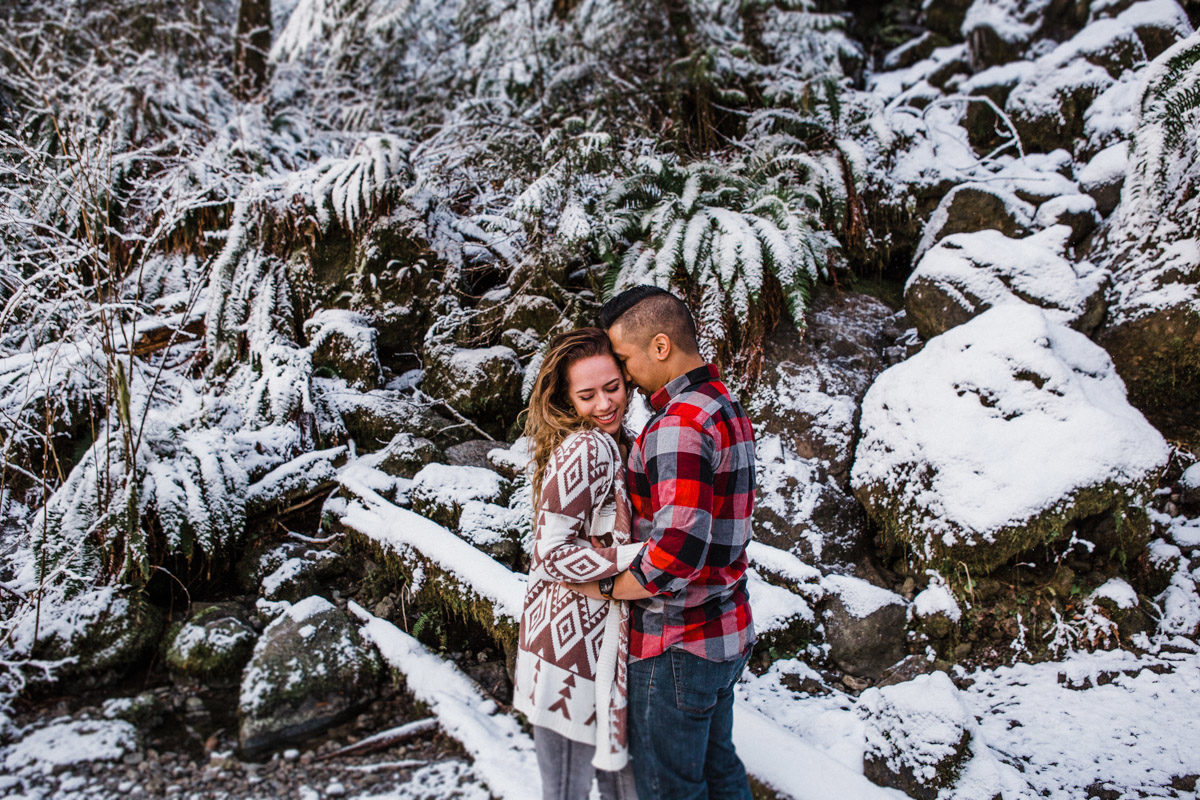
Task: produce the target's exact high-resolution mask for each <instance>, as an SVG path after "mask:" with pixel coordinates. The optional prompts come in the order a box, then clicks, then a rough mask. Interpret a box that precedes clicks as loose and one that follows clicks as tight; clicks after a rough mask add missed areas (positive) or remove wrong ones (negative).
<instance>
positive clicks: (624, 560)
mask: <svg viewBox="0 0 1200 800" xmlns="http://www.w3.org/2000/svg"><path fill="white" fill-rule="evenodd" d="M645 546H646V545H645V544H644V543H642V542H636V543H634V544H619V545H617V571H618V572H624V571H625V570H627V569H629V565H630V564H632V563H633V560H634V559H635V558H637V555H638V553H640V552H642V549H643V548H644V547H645Z"/></svg>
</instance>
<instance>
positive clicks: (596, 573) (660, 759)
mask: <svg viewBox="0 0 1200 800" xmlns="http://www.w3.org/2000/svg"><path fill="white" fill-rule="evenodd" d="M600 324H601V326H602V327H601V328H582V329H579V330H575V331H571V332H569V333H565V334H561V335H559V336H557V337H555V339H554V340H553V341H552V342H551V344H550V349H549V351H548V352H547V354H546V356H545V359H544V360H543V362H542V366H541V370H540V372H539V373H538V376H537V381H536V383H535V384H534V388H533V393H532V395H531V397H530V402H529V418H528V421H527V423H526V427H525V432H526V435H527V436H528V437H529V439H530V442H531V447H532V449H533V467H534V475H533V487H534V545H533V553H532V560H531V564H530V576H529V585H528V589H527V591H526V595H525V606H524V610H523V613H522V616H521V625H520V643H519V649H518V653H517V666H516V687H515V691H514V698H513V705H514V706H515V707H516V708H517V709H518V710H519V711H521V712H522V713H524V714H525V716H526V717H527V718H528V719H529V720H530V722H531V723H532V724H533V726H534V742H535V746H536V750H537V758H538V766H539V769H540V772H541V775H542V787H543V798H544V799H545V800H577V798H578V799H579V800H583V798H587V797H588V796H589V792H590V789H591V784H592V780H593V777H595V779H596V781H597V783H598V784H599V788H600V796H601V797H602V798H604V800H609V798H613V799H615V800H628V799H629V798H636V797H640V798H641V800H684V798H711V799H712V800H717V799H718V798H739V799H741V798H746V799H748V798H749V797H750V789H749V785H748V783H747V779H746V771H745V768H744V767H743V765H742V762H741V761H740V760H739V758H738V756H737V753H736V752H735V751H734V747H733V741H732V729H733V689H734V685H735V684H736V683H737V681H738V678H739V677H740V676H741V674H742V671H743V669H744V668H745V665H746V661H747V659H748V658H749V656H750V648H751V645H752V644H753V640H754V630H753V625H752V623H751V616H750V604H749V598H748V596H747V593H746V578H745V572H746V566H747V560H746V545H747V543H748V542H749V540H750V514H751V511H752V509H753V505H754V435H753V432H752V430H751V427H750V421H749V419H748V418H747V417H746V414H745V412H744V411H743V409H742V407H741V405H740V404H739V403H738V402H737V400H735V399H734V398H733V397H732V396H731V395H730V393H729V391H728V390H727V389H726V388H725V385H724V384H723V383H722V382H721V381H720V378H719V376H718V374H717V370H716V368H715V367H713V366H712V365H711V364H707V363H705V361H704V359H703V358H702V357H701V356H700V352H699V348H698V346H697V341H696V327H695V323H694V321H693V319H692V315H691V313H690V312H689V311H688V308H687V306H686V305H684V303H683V302H682V301H680V300H679V299H678V298H676V297H675V296H674V295H672V294H670V293H669V292H666V291H663V290H661V289H657V288H654V287H650V286H639V287H636V288H634V289H630V290H628V291H626V292H623V293H622V294H620V295H618V296H617V297H615V298H613V299H612V300H610V301H609V302H608V303H607V304H605V306H604V307H603V308H602V309H601V311H600ZM630 382H632V383H633V384H636V385H637V387H638V388H639V389H641V391H642V392H643V393H645V394H646V395H647V396H648V397H649V399H650V404H651V406H652V408H653V412H654V413H653V416H651V418H650V421H649V422H648V423H647V424H646V426H645V429H644V430H643V431H642V432H641V434H640V435H638V437H637V438H636V439H635V440H633V441H630V439H629V437H628V435H627V433H626V431H625V428H624V426H623V420H624V416H625V410H626V405H627V399H628V395H627V392H628V388H629V383H630Z"/></svg>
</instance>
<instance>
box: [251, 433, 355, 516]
mask: <svg viewBox="0 0 1200 800" xmlns="http://www.w3.org/2000/svg"><path fill="white" fill-rule="evenodd" d="M345 454H346V447H345V446H344V445H343V446H340V447H331V448H329V449H328V450H316V451H313V452H309V453H304V454H303V455H301V456H298V457H297V458H294V459H292V460H291V461H288V462H287V463H285V464H280V465H279V466H278V467H276V468H275V469H273V470H271V471H270V472H268V473H267V474H266V475H264V476H263V477H262V478H261V479H260V480H258V481H256V482H255V483H252V484H250V487H249V488H248V490H247V492H246V514H247V515H248V516H253V515H255V514H263V513H267V512H269V511H271V510H272V509H281V508H286V507H288V506H291V505H292V504H293V503H295V502H297V501H298V500H301V499H302V498H305V497H311V496H312V495H315V494H318V493H319V492H322V491H324V490H326V489H329V488H331V487H332V486H333V483H334V480H335V478H336V477H337V467H336V466H334V463H335V462H337V461H341V460H343V459H344V457H345Z"/></svg>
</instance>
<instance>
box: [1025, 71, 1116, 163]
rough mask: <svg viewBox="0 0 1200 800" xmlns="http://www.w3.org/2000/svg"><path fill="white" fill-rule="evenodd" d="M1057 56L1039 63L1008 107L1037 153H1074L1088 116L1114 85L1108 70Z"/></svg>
mask: <svg viewBox="0 0 1200 800" xmlns="http://www.w3.org/2000/svg"><path fill="white" fill-rule="evenodd" d="M1055 54H1059V51H1058V50H1055V51H1054V53H1051V54H1050V55H1047V56H1043V57H1042V58H1041V59H1039V60H1038V62H1037V67H1038V68H1037V70H1036V71H1035V72H1033V73H1032V74H1031V75H1030V76H1029V77H1027V78H1025V79H1024V80H1022V81H1021V82H1020V83H1018V84H1017V86H1016V87H1015V88H1014V89H1013V90H1012V92H1011V93H1009V95H1008V100H1007V101H1006V102H1005V106H1004V110H1005V112H1006V113H1007V114H1008V116H1009V118H1010V119H1011V120H1012V122H1013V125H1015V126H1016V128H1017V132H1018V133H1019V134H1020V136H1021V143H1022V144H1023V145H1024V146H1025V148H1026V149H1027V150H1031V151H1035V152H1050V151H1051V150H1056V149H1058V148H1066V149H1068V150H1074V149H1075V146H1076V145H1075V140H1076V139H1077V138H1081V137H1082V135H1083V128H1084V114H1085V112H1086V111H1087V109H1088V107H1089V106H1090V105H1091V103H1092V101H1093V100H1094V99H1095V98H1096V96H1097V95H1099V94H1100V93H1101V92H1103V91H1104V90H1106V89H1108V88H1109V87H1110V86H1112V85H1113V78H1112V76H1111V75H1109V73H1108V71H1107V70H1106V69H1104V67H1101V66H1098V65H1096V64H1093V63H1091V62H1089V61H1087V60H1086V59H1083V58H1079V59H1076V60H1074V61H1069V62H1066V63H1061V62H1059V61H1058V60H1056V59H1055V58H1053V57H1054V56H1055ZM1060 55H1066V54H1060Z"/></svg>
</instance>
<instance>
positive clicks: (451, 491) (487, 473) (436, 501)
mask: <svg viewBox="0 0 1200 800" xmlns="http://www.w3.org/2000/svg"><path fill="white" fill-rule="evenodd" d="M509 488H510V487H509V485H508V482H507V481H506V480H504V478H503V476H501V475H500V474H499V473H496V472H492V471H491V470H490V469H483V468H482V467H460V466H451V465H449V464H428V465H426V466H425V467H422V468H421V471H420V472H418V473H417V474H416V475H415V476H414V477H413V488H412V506H413V510H414V511H416V512H417V513H418V514H421V515H423V516H426V517H428V518H429V519H431V520H433V521H434V522H438V523H440V524H442V525H445V526H446V527H447V528H451V529H453V528H455V527H457V526H458V522H459V518H460V517H461V515H462V513H463V508H464V507H465V506H466V505H467V504H468V503H470V502H472V501H477V502H482V503H503V502H504V500H505V499H506V498H507V494H508V490H509Z"/></svg>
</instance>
